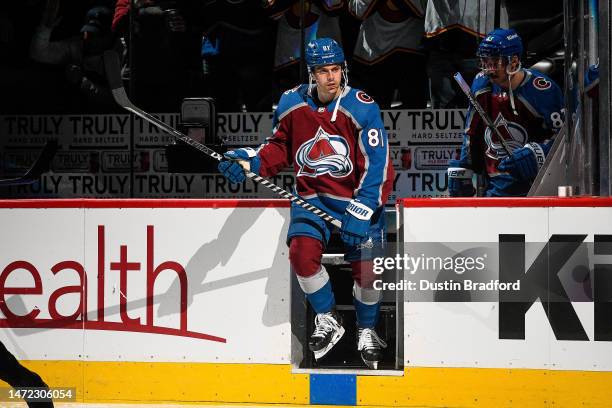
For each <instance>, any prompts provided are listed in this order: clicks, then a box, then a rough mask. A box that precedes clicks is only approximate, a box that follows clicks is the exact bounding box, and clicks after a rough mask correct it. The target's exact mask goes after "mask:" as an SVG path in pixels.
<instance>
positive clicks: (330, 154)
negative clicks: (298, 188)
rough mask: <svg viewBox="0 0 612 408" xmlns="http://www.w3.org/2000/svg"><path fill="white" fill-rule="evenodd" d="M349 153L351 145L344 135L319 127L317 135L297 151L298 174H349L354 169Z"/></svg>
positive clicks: (311, 175)
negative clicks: (333, 133)
mask: <svg viewBox="0 0 612 408" xmlns="http://www.w3.org/2000/svg"><path fill="white" fill-rule="evenodd" d="M349 153H350V149H349V145H348V143H347V141H346V140H345V139H344V138H343V137H342V136H339V135H330V134H329V133H327V132H326V131H324V130H323V128H321V127H319V129H318V130H317V134H316V135H315V137H313V138H312V139H309V140H308V141H306V142H304V143H302V145H301V146H300V147H299V148H298V150H297V152H296V153H295V161H296V163H297V165H298V166H300V169H299V171H298V173H297V176H298V177H300V176H308V177H318V176H321V175H323V174H329V175H330V176H332V177H345V176H348V175H349V174H351V172H352V171H353V163H351V161H350V159H349Z"/></svg>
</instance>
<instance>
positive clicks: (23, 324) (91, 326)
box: [0, 319, 227, 343]
mask: <svg viewBox="0 0 612 408" xmlns="http://www.w3.org/2000/svg"><path fill="white" fill-rule="evenodd" d="M0 327H6V328H9V327H10V328H14V329H15V328H19V329H73V330H74V329H76V330H105V331H121V332H132V333H150V334H163V335H166V336H178V337H190V338H193V339H200V340H209V341H216V342H219V343H226V342H227V340H226V339H224V338H223V337H217V336H213V335H210V334H205V333H198V332H192V331H189V330H179V329H173V328H171V327H159V326H147V325H143V324H132V323H123V322H98V321H91V320H86V321H82V320H54V319H29V320H25V319H24V320H11V321H9V320H8V319H0Z"/></svg>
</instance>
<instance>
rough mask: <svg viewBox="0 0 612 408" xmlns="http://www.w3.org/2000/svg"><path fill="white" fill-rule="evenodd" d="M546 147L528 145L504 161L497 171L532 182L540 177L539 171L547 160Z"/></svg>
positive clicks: (534, 144) (535, 144) (533, 144)
mask: <svg viewBox="0 0 612 408" xmlns="http://www.w3.org/2000/svg"><path fill="white" fill-rule="evenodd" d="M545 150H548V148H547V146H546V145H540V144H538V143H528V144H526V145H525V147H523V148H522V149H518V150H515V151H514V152H513V153H512V156H510V157H506V158H505V159H503V160H502V161H501V162H500V163H499V165H498V166H497V169H498V170H499V171H504V172H508V173H510V175H511V176H512V177H514V178H516V179H518V180H527V181H531V180H533V179H535V178H536V176H537V175H538V170H540V167H542V165H544V160H546V153H547V152H546V151H545Z"/></svg>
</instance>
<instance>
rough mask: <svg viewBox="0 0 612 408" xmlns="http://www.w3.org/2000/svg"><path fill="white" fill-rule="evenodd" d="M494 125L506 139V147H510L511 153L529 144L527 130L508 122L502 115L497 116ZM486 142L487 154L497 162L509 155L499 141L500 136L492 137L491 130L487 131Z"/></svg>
mask: <svg viewBox="0 0 612 408" xmlns="http://www.w3.org/2000/svg"><path fill="white" fill-rule="evenodd" d="M494 125H495V127H496V128H497V129H498V130H499V133H501V135H502V136H503V137H504V140H505V142H506V146H508V148H509V149H510V151H511V152H513V151H514V150H516V149H520V148H521V147H523V146H525V143H527V139H528V137H527V136H528V135H527V131H526V130H525V128H524V127H522V126H521V125H519V124H518V123H516V122H508V121H507V120H506V119H505V118H504V117H503V116H502V114H501V113H500V114H499V115H497V119H495V122H494ZM485 142H486V143H487V146H488V149H487V151H486V154H487V156H489V157H490V158H492V159H495V160H497V159H502V158H504V157H506V156H507V155H508V153H506V150H505V149H504V146H503V145H502V144H501V143H500V141H499V136H497V134H495V135H492V132H491V129H490V128H487V130H485Z"/></svg>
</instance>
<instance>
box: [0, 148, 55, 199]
mask: <svg viewBox="0 0 612 408" xmlns="http://www.w3.org/2000/svg"><path fill="white" fill-rule="evenodd" d="M57 149H58V144H57V140H49V141H47V143H46V144H45V147H43V149H42V151H41V152H40V155H39V156H38V158H37V159H36V161H35V162H34V164H33V165H32V167H30V169H29V170H28V171H27V172H26V173H25V174H24V175H23V176H21V177H17V178H12V179H5V180H0V187H2V186H18V185H23V184H32V183H35V182H36V181H38V179H39V178H40V176H42V175H43V174H44V173H46V172H48V171H49V170H50V169H51V161H52V160H53V157H55V153H56V152H57Z"/></svg>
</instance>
